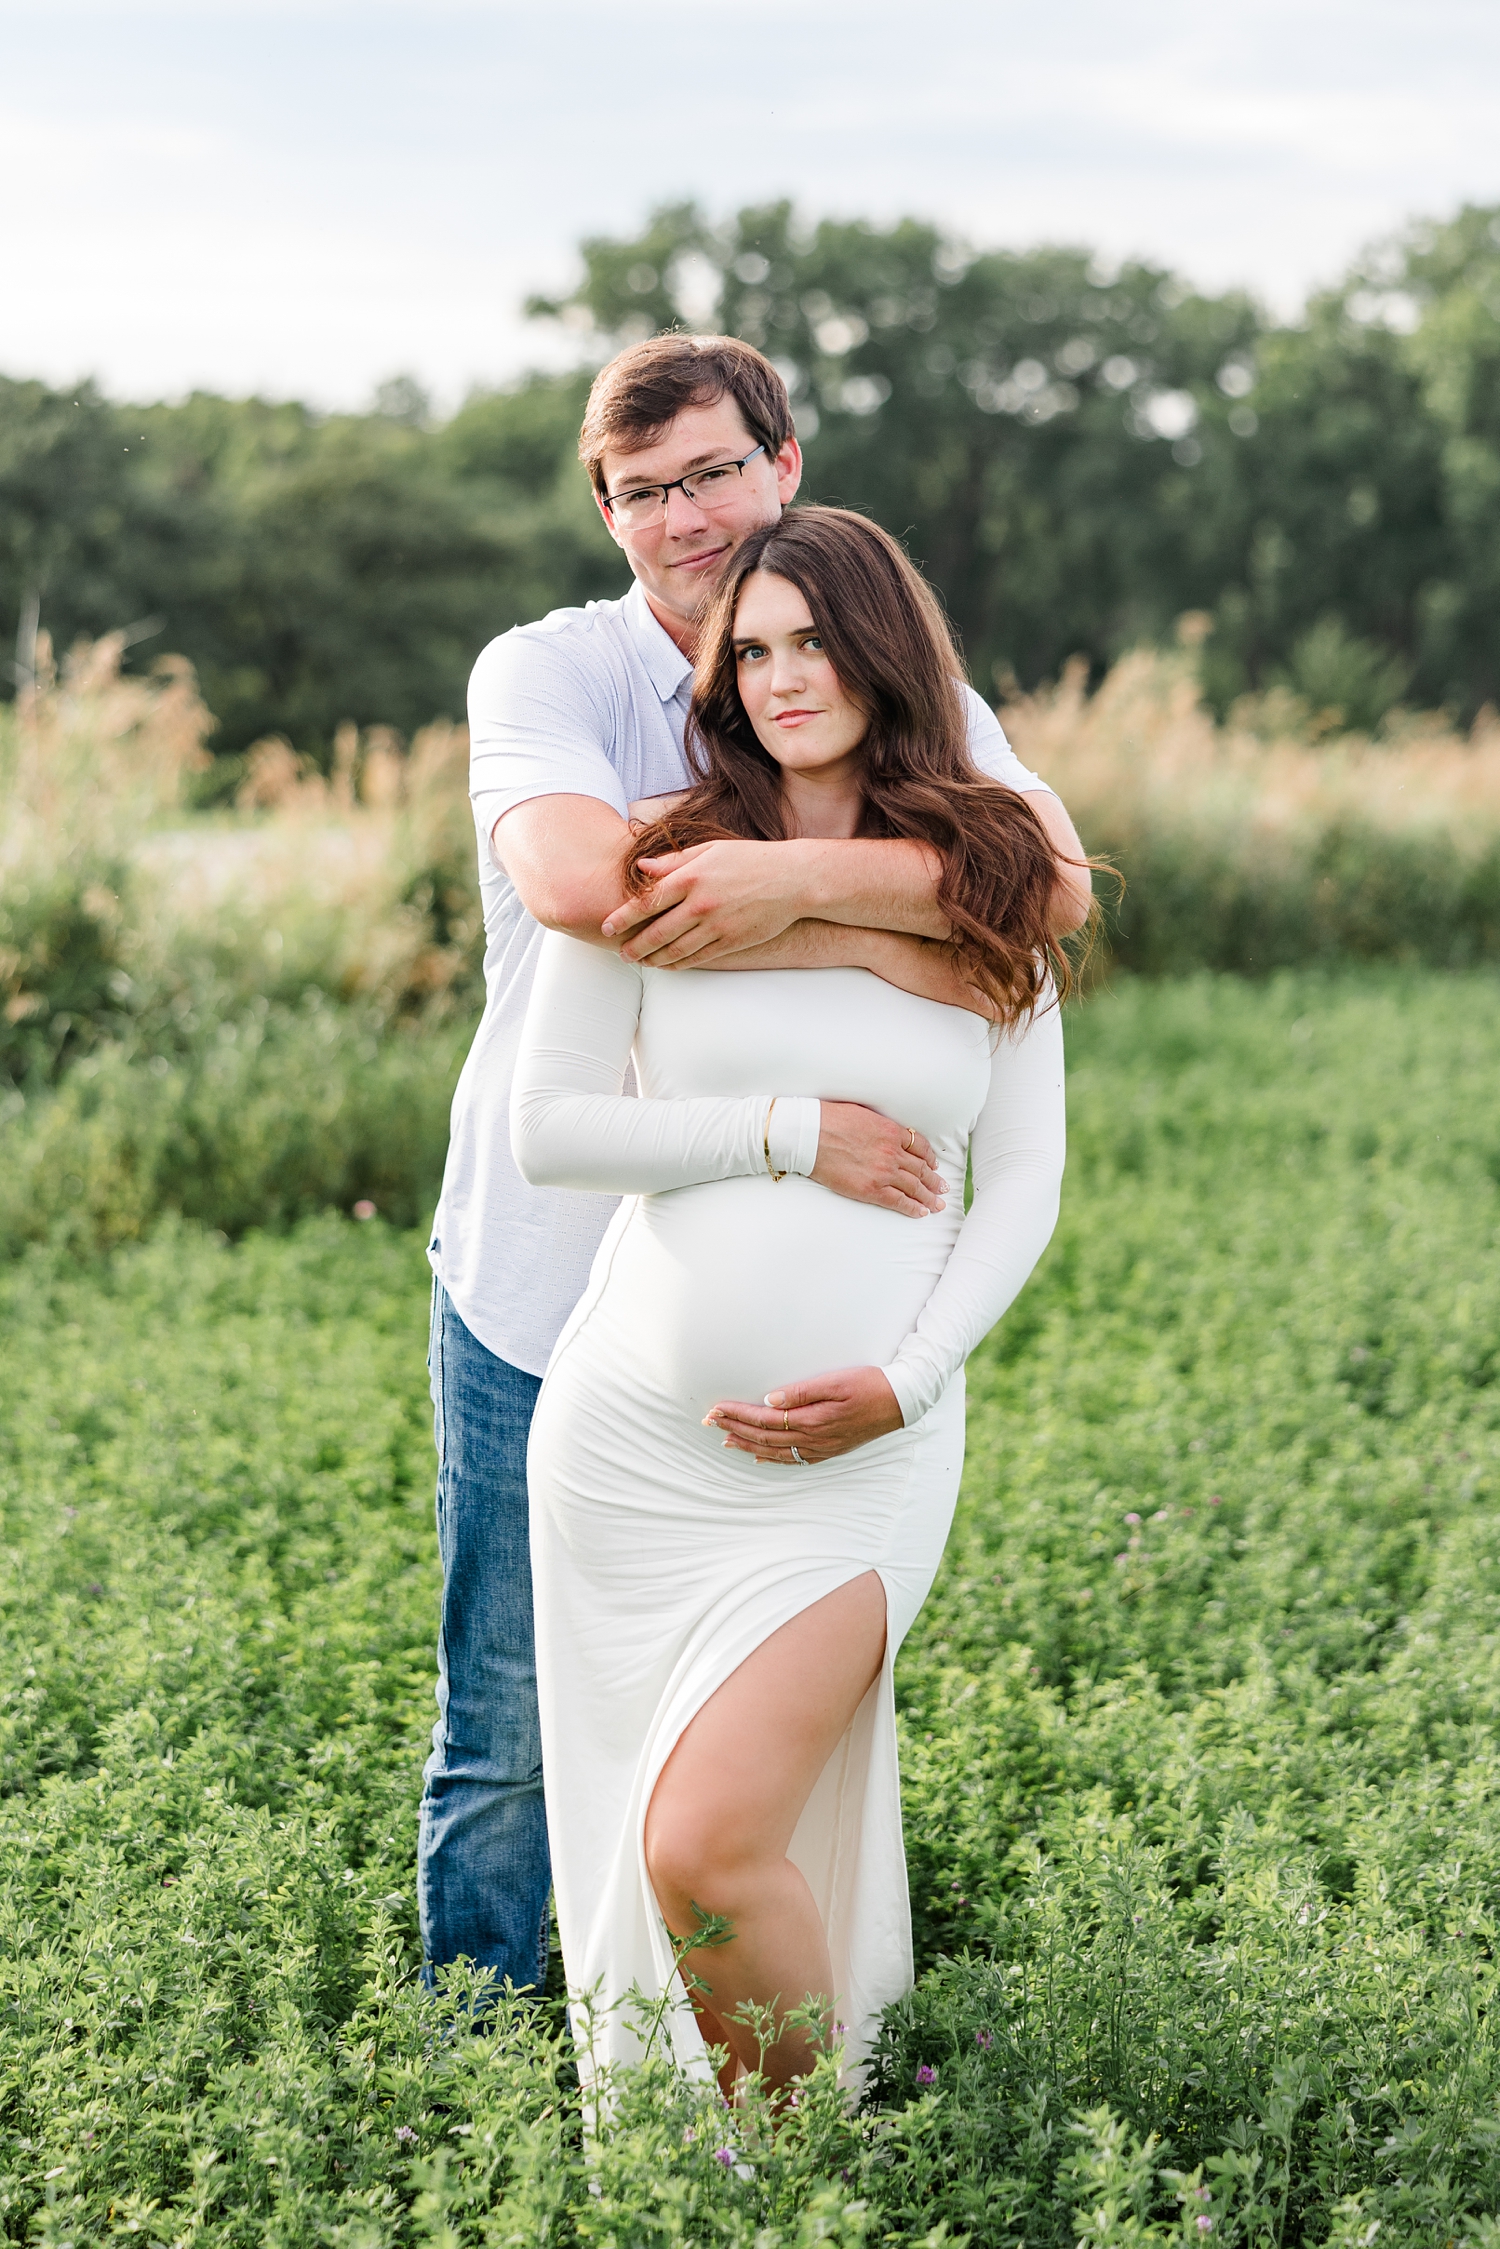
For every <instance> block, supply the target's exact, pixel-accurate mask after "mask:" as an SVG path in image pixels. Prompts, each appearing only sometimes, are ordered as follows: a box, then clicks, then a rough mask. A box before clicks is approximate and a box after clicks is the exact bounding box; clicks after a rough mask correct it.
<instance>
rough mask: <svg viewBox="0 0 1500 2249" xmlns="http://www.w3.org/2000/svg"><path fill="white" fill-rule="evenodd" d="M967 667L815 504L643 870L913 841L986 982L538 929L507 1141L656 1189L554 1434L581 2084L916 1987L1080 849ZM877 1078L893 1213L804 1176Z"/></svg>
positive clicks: (548, 1171) (549, 1435)
mask: <svg viewBox="0 0 1500 2249" xmlns="http://www.w3.org/2000/svg"><path fill="white" fill-rule="evenodd" d="M955 662H956V659H955V656H954V651H953V648H952V645H951V642H950V640H949V638H948V634H947V631H946V628H945V626H944V623H943V620H942V616H941V613H940V611H939V610H938V608H937V605H936V603H935V601H934V600H933V597H932V595H931V593H930V592H929V591H928V589H927V588H926V587H925V585H924V584H923V583H922V581H921V579H920V578H919V577H918V576H917V574H916V572H915V571H914V570H913V569H912V567H911V565H910V564H909V563H908V562H907V560H906V558H905V557H904V556H903V555H902V553H901V551H900V549H899V548H898V547H897V546H896V545H895V544H894V542H892V541H891V540H889V539H888V538H887V537H886V536H885V534H884V533H883V532H881V531H879V530H877V529H876V528H875V527H874V526H873V525H872V524H870V523H868V522H866V521H865V520H864V518H862V517H860V516H856V515H850V514H846V513H844V512H843V511H840V510H835V509H823V508H800V509H796V510H793V511H791V512H789V513H788V514H786V515H785V516H783V517H782V519H781V521H780V522H779V523H777V524H774V525H771V526H769V527H767V528H766V529H765V530H764V531H762V532H760V533H757V534H755V535H754V536H752V537H751V538H750V539H749V540H747V542H746V543H745V545H744V546H743V547H742V548H741V550H740V552H739V554H738V555H737V556H736V558H735V562H734V565H733V567H732V569H731V572H730V574H729V578H728V580H727V581H726V583H725V585H724V586H723V588H722V589H721V592H720V594H719V596H718V598H717V601H716V603H715V607H714V611H713V613H712V615H711V617H710V618H709V619H708V621H707V625H706V629H705V633H704V637H703V643H702V652H701V656H700V662H699V669H698V684H697V689H696V693H695V698H694V706H693V721H692V724H691V726H690V733H689V739H690V742H691V743H692V744H693V745H694V752H693V754H694V757H695V764H696V769H697V771H698V772H699V773H700V774H701V775H702V779H701V781H700V782H699V784H698V785H697V786H696V787H695V788H693V789H692V790H690V791H689V792H688V793H687V795H686V796H684V797H682V798H680V799H678V800H676V801H675V802H674V803H672V804H671V806H670V808H669V809H668V810H666V811H665V812H663V810H662V806H663V803H664V802H665V800H657V803H656V805H654V806H648V807H644V808H638V809H640V810H643V811H644V812H645V813H646V814H647V815H648V817H649V816H650V815H651V814H653V813H654V814H656V815H657V817H656V818H655V819H654V820H653V821H652V822H651V824H650V825H648V826H647V827H646V829H645V832H644V833H641V834H638V835H637V837H636V839H635V844H634V861H635V863H638V862H639V860H640V859H643V858H649V857H650V856H651V855H652V853H653V852H661V851H667V850H676V849H685V848H690V847H691V846H692V845H693V844H695V843H700V842H704V841H706V840H708V839H709V838H711V837H714V836H718V835H724V834H732V835H736V836H746V837H761V838H764V839H767V840H773V841H774V840H779V839H781V838H783V837H786V836H792V835H810V836H854V835H874V836H900V837H909V838H914V839H916V840H917V841H919V842H920V843H922V844H923V845H925V846H926V847H928V848H929V850H930V851H931V853H932V857H933V862H934V865H935V866H936V865H938V863H939V862H940V863H941V868H942V874H941V881H940V886H939V892H938V897H939V903H940V906H941V908H942V910H943V912H944V913H945V914H946V916H947V917H948V920H949V923H950V926H951V930H952V944H953V947H954V957H955V960H956V963H957V968H958V975H959V978H961V979H962V981H956V982H955V994H956V996H960V997H962V996H967V997H968V998H969V999H970V1001H971V1005H970V1006H968V1007H965V1006H946V1007H945V1006H940V1005H938V1004H936V1003H935V1002H934V1001H931V1000H925V999H916V998H913V997H912V996H911V995H910V994H908V993H906V992H902V991H898V990H897V989H895V988H894V987H893V986H892V985H890V984H887V983H884V982H882V981H881V980H880V979H879V978H878V977H877V976H875V975H872V974H869V973H867V972H866V971H865V970H863V969H857V968H839V969H827V970H815V971H807V970H802V971H785V970H756V969H754V968H750V969H747V970H745V971H744V972H742V973H740V974H737V975H733V974H722V973H721V974H712V973H706V972H698V973H695V972H693V971H692V970H675V971H674V970H653V969H651V968H649V967H639V966H636V965H635V964H634V963H632V962H629V961H626V960H623V959H621V958H620V957H618V956H617V955H615V954H613V953H610V952H607V951H605V950H603V949H602V948H599V947H594V946H590V945H586V944H582V943H580V942H578V941H577V940H575V939H572V938H569V937H563V936H557V935H549V936H548V938H547V940H546V944H545V947H544V952H543V960H542V965H541V969H540V973H539V975H538V978H537V983H536V989H535V993H534V996H533V999H532V1002H531V1008H530V1013H529V1015H528V1018H527V1025H526V1033H525V1038H524V1041H523V1048H522V1054H521V1058H520V1061H519V1065H518V1067H517V1071H516V1076H515V1090H514V1095H513V1100H512V1109H511V1129H512V1138H513V1142H514V1146H515V1151H516V1156H517V1160H518V1162H519V1164H520V1167H521V1169H522V1171H523V1172H524V1173H525V1175H526V1177H527V1178H528V1179H530V1180H533V1181H535V1182H537V1183H540V1184H545V1185H552V1186H560V1187H575V1188H585V1189H591V1190H594V1191H596V1192H597V1191H599V1190H601V1189H602V1190H607V1191H614V1192H617V1193H619V1194H621V1195H623V1196H624V1197H625V1198H626V1199H625V1200H624V1201H623V1202H622V1203H621V1205H620V1208H619V1210H618V1211H617V1212H616V1214H615V1218H614V1220H613V1223H612V1224H611V1227H610V1230H609V1232H608V1234H607V1235H606V1237H605V1240H604V1242H603V1244H602V1246H601V1248H600V1251H599V1254H598V1257H597V1258H596V1260H595V1263H594V1268H593V1272H592V1275H591V1277H590V1282H589V1286H588V1288H587V1290H586V1291H585V1293H584V1296H583V1298H582V1300H581V1301H580V1303H579V1305H578V1307H577V1309H576V1310H575V1312H574V1314H573V1317H572V1319H571V1320H570V1321H569V1323H568V1325H567V1327H566V1328H565V1329H564V1331H563V1334H562V1336H561V1337H560V1339H559V1341H558V1344H557V1348H556V1350H555V1352H554V1353H553V1356H552V1361H551V1364H550V1366H549V1368H548V1371H547V1376H546V1380H545V1383H544V1385H543V1388H542V1393H541V1398H540V1401H539V1403H538V1406H537V1411H536V1418H535V1421H534V1422H533V1425H532V1434H531V1450H530V1456H529V1473H530V1482H531V1508H532V1553H533V1569H534V1579H535V1599H536V1634H537V1666H538V1684H539V1690H540V1704H541V1717H542V1746H543V1763H544V1769H545V1772H546V1776H547V1816H548V1825H549V1830H550V1835H551V1845H552V1859H553V1868H554V1875H555V1882H556V1895H557V1912H558V1923H559V1928H560V1931H561V1936H562V1948H563V1957H564V1963H565V1966H566V1969H567V1975H568V1984H569V1989H570V1992H571V1994H572V1995H573V2004H574V2022H575V2028H576V2029H577V2031H578V2033H579V2038H580V2046H581V2050H582V2053H583V2066H584V2068H585V2069H586V2070H595V2069H597V2068H599V2067H600V2066H601V2065H604V2064H608V2063H610V2062H614V2061H621V2060H628V2059H629V2058H631V2057H632V2056H633V2055H638V2054H639V2052H640V2043H639V2041H640V2038H641V2036H642V2035H643V2034H642V2033H641V2031H640V2029H639V2025H638V2022H637V2021H636V2020H635V2018H633V2016H632V2014H631V2011H630V2009H629V2008H628V2007H627V2006H624V2005H622V2004H621V2002H622V2001H624V1999H625V1996H626V1994H627V1993H628V1992H629V1991H631V1989H632V1988H633V1987H634V1988H636V1989H638V1990H639V1991H640V1992H642V1993H644V1994H645V1996H646V1998H647V1999H648V2001H657V2002H660V2003H661V2006H662V2008H663V2009H664V2011H665V2023H666V2029H667V2033H668V2036H669V2037H670V2039H671V2042H672V2045H673V2048H674V2051H675V2052H676V2054H677V2056H678V2058H679V2060H681V2061H682V2062H683V2063H684V2064H685V2065H687V2066H689V2067H695V2068H702V2067H704V2066H705V2061H704V2055H705V2047H706V2046H707V2047H716V2048H719V2049H722V2050H723V2051H724V2053H725V2054H727V2057H728V2059H727V2060H726V2061H724V2062H723V2064H722V2068H721V2082H723V2083H724V2084H725V2085H726V2088H727V2087H728V2085H729V2084H730V2083H731V2082H732V2079H733V2077H734V2075H735V2073H736V2072H737V2071H738V2070H739V2069H755V2068H760V2069H762V2070H763V2071H764V2073H765V2076H766V2078H767V2080H768V2081H769V2082H770V2083H771V2084H772V2085H773V2086H781V2085H784V2084H786V2083H787V2082H788V2080H790V2079H791V2078H793V2077H795V2076H796V2075H798V2074H799V2073H800V2072H802V2071H804V2070H805V2069H806V2068H807V2067H808V2066H809V2064H810V2060H811V2057H812V2054H813V2052H814V2051H815V2049H816V2046H817V2044H818V2042H819V2039H820V2037H821V2036H822V2035H826V2028H827V2026H828V2025H829V2024H831V2022H832V2020H833V2019H834V2018H836V2020H837V2023H838V2024H839V2025H840V2026H841V2027H842V2031H843V2036H844V2042H845V2046H846V2052H847V2057H848V2061H849V2063H850V2065H851V2067H852V2068H854V2069H857V2068H858V2066H859V2063H860V2060H861V2057H862V2056H863V2054H864V2052H865V2051H866V2049H867V2047H868V2043H869V2040H870V2037H871V2035H872V2032H873V2029H874V2027H875V2021H876V2018H877V2017H878V2015H879V2012H880V2010H881V2008H882V2007H884V2006H886V2005H888V2004H889V2002H890V2001H891V2000H893V1999H895V1998H897V1997H898V1996H899V1995H900V1993H901V1992H902V1991H903V1990H905V1989H906V1988H907V1987H908V1985H909V1984H910V1981H911V1975H912V1957H911V1927H910V1915H909V1909H908V1902H907V1889H906V1869H905V1860H904V1856H903V1850H902V1838H901V1806H900V1792H899V1776H898V1772H897V1763H896V1734H895V1709H894V1702H893V1696H892V1665H893V1663H894V1660H895V1656H896V1653H897V1650H898V1649H899V1648H900V1645H901V1642H902V1639H903V1637H904V1635H905V1634H906V1632H907V1631H908V1630H909V1628H910V1626H911V1623H912V1620H913V1619H914V1618H915V1616H916V1614H917V1611H918V1610H919V1609H920V1607H921V1605H922V1602H923V1600H924V1599H925V1597H926V1594H927V1590H928V1588H929V1586H930V1585H931V1583H932V1579H933V1575H934V1573H935V1571H936V1569H937V1565H938V1562H939V1559H940V1558H941V1555H942V1551H943V1543H944V1540H945V1538H946V1536H947V1532H948V1526H949V1522H950V1520H951V1518H952V1513H953V1506H954V1500H955V1497H956V1494H957V1490H958V1480H959V1472H960V1469H961V1467H962V1465H963V1448H964V1387H963V1365H964V1360H965V1357H966V1356H967V1354H968V1352H969V1351H970V1350H972V1349H973V1347H974V1345H975V1344H976V1343H977V1342H978V1341H979V1340H980V1338H981V1337H982V1336H983V1335H984V1334H985V1333H986V1331H987V1330H988V1329H989V1328H990V1327H991V1326H992V1325H993V1323H994V1322H995V1320H996V1319H998V1318H999V1316H1000V1314H1001V1313H1002V1312H1003V1311H1004V1309H1005V1307H1006V1306H1007V1305H1008V1304H1009V1303H1010V1301H1011V1300H1012V1298H1013V1297H1014V1296H1015V1295H1016V1293H1017V1291H1018V1290H1019V1289H1020V1288H1021V1287H1022V1285H1023V1283H1024V1282H1025V1280H1026V1278H1027V1276H1028V1274H1029V1273H1030V1271H1031V1269H1032V1266H1033V1265H1034V1264H1035V1262H1036V1260H1037V1258H1038V1256H1039V1255H1040V1254H1041V1251H1042V1249H1043V1248H1044V1247H1045V1245H1046V1242H1047V1240H1048V1237H1049V1235H1050V1234H1051V1231H1052V1227H1053V1224H1054V1221H1055V1218H1056V1213H1057V1200H1058V1188H1059V1182H1060V1179H1061V1174H1062V1165H1063V1063H1062V1033H1061V1029H1060V1025H1059V1020H1058V1009H1057V1005H1056V993H1055V989H1054V980H1053V979H1054V973H1055V977H1056V982H1057V983H1059V984H1062V985H1063V986H1064V987H1065V986H1066V982H1067V968H1066V964H1065V963H1063V962H1061V961H1059V960H1057V959H1056V958H1055V957H1051V958H1049V955H1050V942H1049V937H1048V929H1047V922H1048V910H1049V901H1050V898H1051V893H1052V886H1053V882H1054V879H1055V876H1056V872H1057V870H1056V864H1055V862H1054V860H1053V857H1052V854H1051V850H1050V848H1049V846H1048V843H1047V840H1046V837H1045V835H1044V833H1043V830H1042V829H1041V827H1040V825H1039V823H1038V822H1037V821H1036V819H1035V818H1034V816H1033V814H1032V813H1031V811H1030V809H1029V807H1028V806H1027V804H1026V801H1025V799H1024V798H1023V797H1021V796H1018V795H1015V794H1013V793H1012V792H1011V791H1009V790H1007V789H1005V788H1004V787H1002V786H1001V784H999V783H998V782H994V781H991V780H989V779H987V778H986V777H985V776H984V775H982V774H981V773H980V772H979V771H978V770H977V769H976V768H975V766H974V765H973V764H972V763H971V762H970V759H969V756H968V752H967V747H966V731H965V718H964V710H963V705H962V702H961V699H960V694H959V691H958V687H957V685H956V682H955V679H954V670H955ZM632 1058H633V1061H634V1066H635V1073H636V1080H637V1084H638V1087H639V1094H640V1098H638V1099H636V1098H630V1097H627V1096H625V1095H624V1094H623V1093H622V1080H623V1076H624V1073H625V1069H626V1066H627V1063H628V1062H629V1061H630V1060H631V1059H632ZM848 1104H858V1105H859V1106H860V1111H861V1113H862V1114H863V1115H864V1116H865V1118H866V1121H868V1112H871V1111H878V1112H880V1113H881V1114H882V1115H883V1116H884V1117H885V1118H887V1119H889V1120H891V1123H890V1126H889V1140H890V1149H891V1163H892V1169H891V1187H890V1192H889V1197H888V1207H884V1208H881V1207H875V1206H873V1205H871V1204H869V1203H866V1202H855V1201H852V1200H845V1199H843V1198H842V1197H841V1196H840V1195H838V1194H835V1193H833V1192H831V1191H830V1189H829V1188H828V1187H826V1186H824V1185H822V1184H820V1183H819V1181H818V1180H817V1179H815V1178H813V1177H811V1176H810V1175H811V1174H812V1172H813V1171H814V1169H815V1167H816V1164H817V1158H818V1149H819V1144H820V1140H823V1139H824V1138H825V1136H827V1137H828V1138H829V1140H830V1144H831V1142H832V1140H833V1139H836V1138H837V1135H838V1133H839V1131H840V1128H841V1125H847V1124H848V1121H849V1120H850V1118H851V1115H852V1112H851V1111H850V1109H849V1108H848V1107H847V1106H846V1105H848ZM929 1157H930V1159H931V1161H930V1163H929V1162H928V1160H927V1159H928V1158H929ZM966 1162H971V1163H972V1171H973V1204H972V1208H971V1210H970V1211H969V1213H968V1215H967V1217H965V1215H964V1209H963V1202H964V1194H963V1185H964V1175H965V1165H966ZM939 1174H940V1175H941V1177H940V1178H939V1177H938V1176H937V1175H939ZM943 1182H946V1198H945V1199H944V1197H943V1196H942V1194H941V1192H940V1190H941V1187H942V1183H943ZM934 1203H936V1205H937V1207H936V1209H934V1208H932V1207H931V1206H932V1205H933V1204H934ZM830 1370H832V1372H831V1373H830ZM812 1378H818V1379H812ZM810 1398H811V1399H815V1400H816V1401H817V1402H815V1403H809V1402H807V1401H808V1399H810ZM705 1915H715V1916H722V1917H723V1920H724V1921H725V1922H727V1923H728V1925H729V1933H728V1936H727V1939H726V1938H725V1937H724V1936H723V1934H722V1932H721V1934H720V1938H719V1941H717V1942H714V1943H713V1944H711V1945H710V1944H707V1943H705V1944H702V1945H699V1946H697V1947H694V1948H692V1949H690V1950H688V1951H687V1952H686V1955H685V1957H683V1959H682V1964H681V1974H680V1975H679V1973H678V1971H677V1969H676V1968H675V1967H674V1938H676V1939H677V1940H679V1944H680V1942H681V1941H682V1940H687V1939H690V1938H691V1937H692V1936H693V1935H694V1934H695V1932H696V1931H698V1930H699V1929H700V1928H703V1927H704V1920H703V1917H704V1916H705ZM755 2009H760V2010H762V2013H761V2016H760V2029H761V2031H765V2029H766V2027H767V2025H769V2036H766V2037H764V2038H763V2037H762V2036H760V2035H758V2033H757V2028H756V2025H755V2022H754V2021H753V2020H752V2019H751V2017H752V2014H753V2010H755ZM767 2011H768V2012H767ZM820 2022H821V2023H822V2024H823V2026H824V2028H823V2029H822V2030H820V2029H819V2027H818V2025H819V2024H820Z"/></svg>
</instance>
